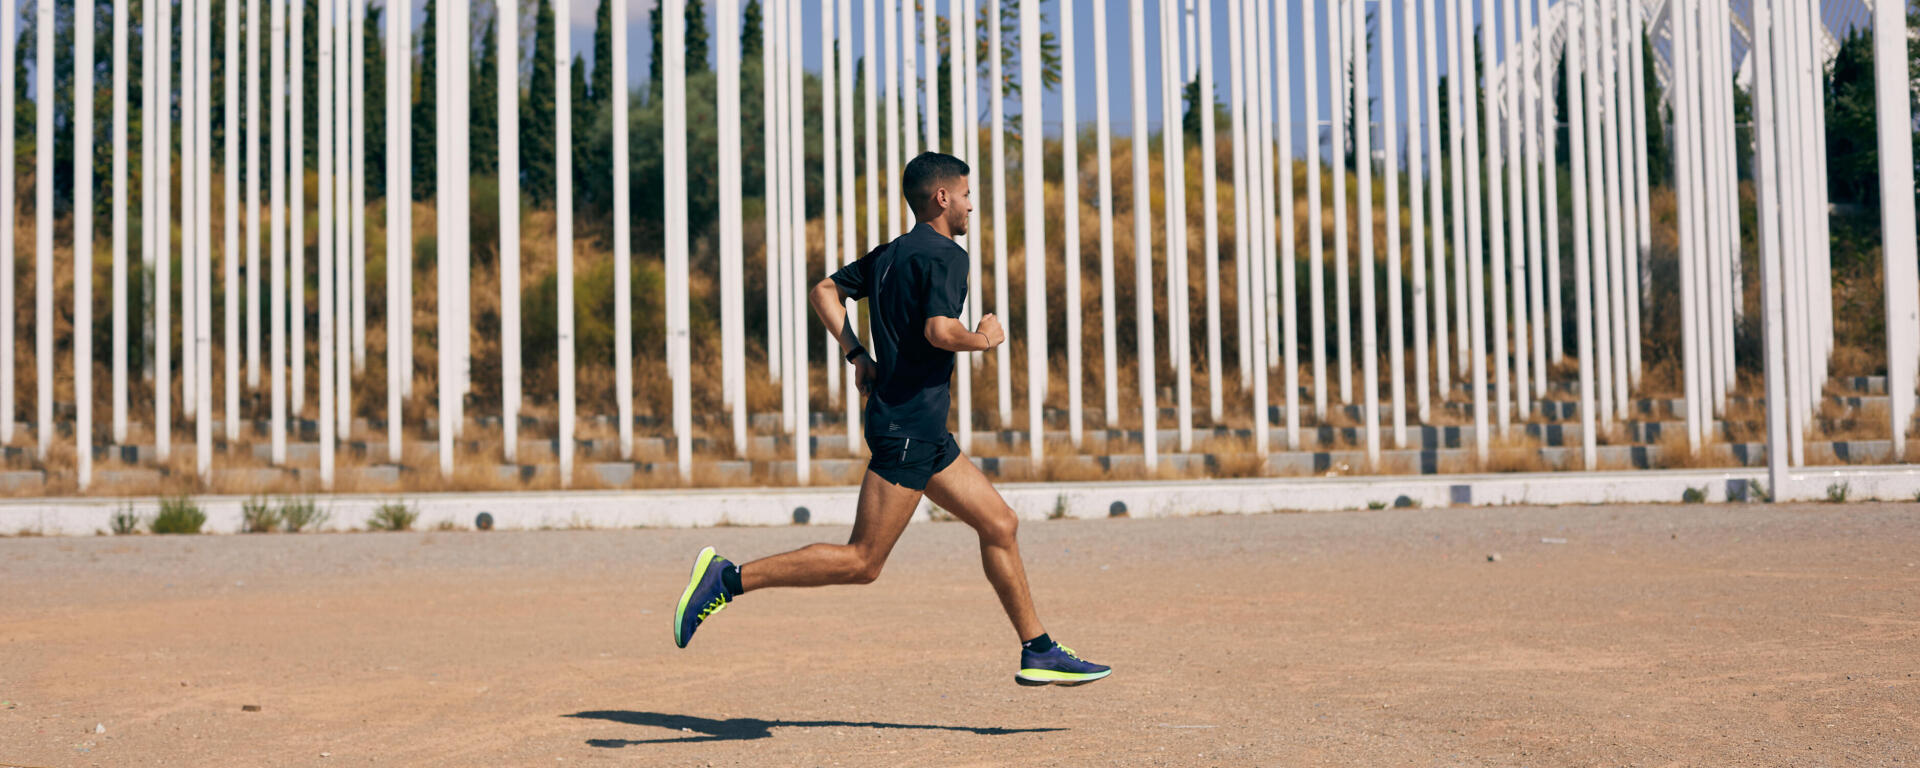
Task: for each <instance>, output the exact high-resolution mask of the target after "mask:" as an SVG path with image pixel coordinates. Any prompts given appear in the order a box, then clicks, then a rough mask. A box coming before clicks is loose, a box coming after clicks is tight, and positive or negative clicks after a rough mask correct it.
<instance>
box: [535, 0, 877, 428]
mask: <svg viewBox="0 0 1920 768" xmlns="http://www.w3.org/2000/svg"><path fill="white" fill-rule="evenodd" d="M714 12H715V15H716V18H715V23H716V29H717V31H718V36H719V39H718V40H717V41H716V43H717V45H718V46H719V51H718V52H719V55H718V56H716V57H715V60H716V61H717V63H718V64H719V83H718V85H719V88H718V90H717V95H718V98H719V101H720V103H719V107H718V112H719V118H720V125H719V130H720V145H719V152H718V154H719V158H720V232H719V236H720V368H721V374H720V378H721V394H722V399H724V400H725V401H726V405H727V407H728V409H730V410H731V412H732V418H731V419H730V424H731V427H732V430H731V432H730V434H731V435H732V436H733V454H734V456H736V457H742V456H745V455H746V453H747V398H746V397H745V395H744V393H745V391H746V390H745V387H744V386H743V385H744V380H745V378H746V372H745V368H746V358H745V354H744V353H743V352H742V347H743V346H744V344H745V342H746V333H745V329H744V328H743V326H744V324H745V323H744V322H743V318H742V314H743V313H742V312H741V310H742V309H743V307H742V306H741V302H742V301H744V298H743V296H742V293H743V292H744V291H745V286H744V284H743V283H744V281H743V280H742V277H743V276H744V275H743V273H742V271H741V259H740V257H741V242H740V196H741V189H740V164H741V152H740V148H741V147H740V4H739V2H738V0H723V1H722V2H721V3H720V4H719V6H718V7H717V8H716V9H715V11H714ZM843 48H844V46H843ZM762 56H763V57H764V56H765V54H764V53H762ZM502 60H503V61H504V60H505V59H502ZM623 61H624V59H623ZM503 80H504V78H503ZM763 202H764V201H763Z"/></svg>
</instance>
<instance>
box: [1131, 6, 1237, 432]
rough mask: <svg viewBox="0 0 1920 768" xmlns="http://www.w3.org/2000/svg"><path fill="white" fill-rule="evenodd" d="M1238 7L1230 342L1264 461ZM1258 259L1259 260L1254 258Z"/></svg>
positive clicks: (1231, 30)
mask: <svg viewBox="0 0 1920 768" xmlns="http://www.w3.org/2000/svg"><path fill="white" fill-rule="evenodd" d="M1244 4H1245V0H1228V2H1227V33H1228V34H1227V61H1228V70H1227V74H1228V78H1227V82H1228V97H1227V99H1228V101H1227V109H1228V119H1229V120H1230V121H1231V124H1232V130H1233V164H1232V165H1233V190H1234V193H1233V251H1234V254H1233V265H1234V270H1233V273H1234V299H1235V302H1236V303H1235V309H1236V311H1235V313H1234V314H1235V316H1236V318H1237V320H1238V329H1237V330H1238V332H1237V333H1236V334H1235V339H1236V340H1237V341H1238V343H1239V357H1238V358H1236V359H1238V360H1239V362H1240V366H1239V367H1240V386H1241V388H1242V389H1246V390H1248V391H1250V392H1252V393H1253V414H1252V415H1253V443H1254V450H1255V451H1257V452H1258V453H1259V455H1261V456H1263V457H1264V456H1266V455H1267V426H1268V424H1269V422H1268V420H1267V413H1266V411H1267V391H1266V382H1267V377H1266V371H1264V370H1262V369H1260V368H1259V367H1257V366H1256V365H1255V362H1256V361H1255V360H1254V359H1253V357H1252V355H1253V349H1252V347H1251V346H1249V345H1250V344H1251V343H1252V333H1253V329H1254V328H1255V327H1264V326H1265V323H1266V321H1265V320H1264V319H1250V318H1249V315H1250V314H1252V308H1251V307H1249V306H1248V305H1247V302H1248V301H1250V300H1251V299H1252V298H1253V297H1257V296H1259V295H1260V294H1259V293H1258V292H1257V291H1254V290H1250V289H1252V288H1255V287H1257V286H1256V285H1255V283H1256V280H1255V276H1254V274H1253V273H1252V272H1251V271H1249V269H1248V267H1249V266H1250V265H1252V266H1257V262H1255V261H1254V260H1250V259H1248V257H1247V256H1248V254H1247V250H1248V245H1249V243H1250V242H1251V243H1255V244H1257V243H1258V240H1257V239H1256V238H1257V237H1258V235H1257V233H1258V232H1259V225H1258V224H1257V223H1254V222H1250V221H1248V219H1249V218H1250V217H1249V215H1248V214H1249V211H1250V210H1258V207H1257V202H1255V204H1254V205H1251V206H1250V205H1249V204H1248V203H1249V202H1250V201H1249V199H1248V198H1249V197H1252V196H1254V194H1255V193H1254V191H1253V189H1252V188H1251V185H1250V184H1249V181H1248V175H1249V174H1248V173H1247V170H1248V166H1249V165H1251V164H1252V163H1253V160H1252V158H1251V157H1250V154H1249V153H1248V151H1247V150H1248V146H1247V145H1248V131H1247V127H1248V126H1247V122H1248V121H1247V119H1246V118H1247V114H1246V112H1247V110H1248V109H1249V108H1250V107H1249V102H1250V101H1251V99H1250V98H1249V97H1250V96H1252V95H1254V94H1253V92H1252V90H1251V89H1249V88H1248V87H1247V82H1246V80H1247V76H1248V75H1250V74H1252V73H1253V72H1254V71H1255V68H1254V67H1247V66H1242V64H1241V54H1240V49H1241V48H1242V47H1243V46H1242V45H1241V44H1240V41H1241V38H1242V37H1244V36H1246V35H1247V34H1248V32H1249V30H1248V29H1247V28H1248V27H1249V26H1252V25H1250V24H1246V23H1242V21H1241V14H1240V12H1241V10H1242V6H1243V5H1244ZM1209 64H1211V62H1209ZM1256 253H1258V251H1256ZM1258 258H1260V257H1259V256H1255V257H1254V259H1258ZM1103 287H1104V286H1103ZM1262 351H1265V350H1262ZM1256 374H1257V375H1256ZM1215 421H1216V422H1217V421H1218V419H1217V418H1216V419H1215Z"/></svg>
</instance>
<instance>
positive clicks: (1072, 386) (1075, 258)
mask: <svg viewBox="0 0 1920 768" xmlns="http://www.w3.org/2000/svg"><path fill="white" fill-rule="evenodd" d="M928 15H929V16H931V15H932V14H928ZM929 24H931V22H929ZM929 50H931V49H929ZM1074 55H1075V52H1074V46H1073V4H1072V3H1061V4H1060V125H1061V130H1060V157H1061V158H1062V164H1063V166H1064V170H1063V171H1062V176H1063V178H1062V179H1061V183H1060V191H1061V198H1062V199H1061V207H1062V208H1063V209H1064V213H1065V214H1066V215H1065V216H1064V218H1063V221H1062V224H1061V232H1062V234H1063V237H1062V241H1063V243H1064V244H1065V246H1066V262H1067V266H1066V279H1067V285H1066V294H1067V297H1066V298H1067V337H1066V347H1067V438H1068V439H1069V440H1071V441H1072V442H1073V447H1074V448H1075V449H1076V450H1077V449H1079V447H1080V439H1081V437H1082V428H1083V426H1084V418H1083V414H1082V413H1081V408H1080V385H1081V382H1080V378H1081V376H1082V373H1081V363H1080V357H1081V355H1080V340H1081V335H1082V334H1081V330H1080V322H1081V319H1080V311H1081V310H1080V272H1081V270H1083V269H1084V268H1085V266H1084V265H1083V264H1082V263H1081V262H1080V119H1079V110H1078V109H1077V108H1076V107H1077V104H1076V103H1075V98H1076V96H1077V93H1076V90H1075V88H1074V86H1075V82H1074V81H1075V80H1076V79H1077V77H1078V76H1077V75H1076V74H1075V73H1074V64H1075V62H1074ZM927 60H928V61H938V59H936V58H934V57H933V56H932V55H931V54H929V55H928V57H927ZM1207 69H1208V70H1209V72H1208V74H1207V75H1206V77H1207V79H1208V80H1211V79H1212V72H1211V70H1212V69H1213V68H1212V67H1211V66H1209V67H1208V68H1207ZM929 93H931V92H929ZM927 103H928V105H929V106H928V110H929V111H931V110H932V109H933V107H932V106H931V105H932V104H934V103H935V102H934V100H933V99H931V98H930V99H928V100H927ZM1206 114H1207V115H1208V118H1207V119H1208V123H1209V125H1211V123H1212V115H1213V112H1212V110H1208V111H1207V113H1206ZM1208 131H1209V136H1211V128H1209V129H1208ZM929 135H932V134H931V132H929ZM956 138H957V137H956ZM1208 144H1209V145H1211V144H1212V141H1211V139H1209V141H1208ZM1206 156H1207V157H1208V158H1211V157H1212V155H1211V154H1207V155H1206ZM1208 167H1209V168H1211V167H1212V162H1211V160H1209V161H1208ZM1207 197H1208V199H1209V200H1211V199H1212V197H1213V186H1212V185H1211V184H1209V185H1208V186H1207ZM1207 210H1208V214H1209V215H1208V216H1207V222H1208V226H1212V222H1213V216H1212V215H1211V214H1212V210H1213V209H1212V208H1211V207H1209V208H1208V209H1207ZM1042 250H1045V248H1044V246H1043V248H1042ZM1212 250H1213V249H1212V248H1209V249H1208V252H1209V253H1211V252H1212ZM1207 263H1208V264H1213V263H1214V262H1212V261H1209V262H1207ZM1215 285H1216V286H1217V285H1218V282H1217V281H1216V283H1215ZM1215 297H1216V298H1218V294H1217V291H1216V295H1215ZM1213 308H1214V314H1215V316H1216V320H1217V319H1218V314H1219V304H1218V302H1217V301H1216V302H1215V303H1214V305H1213ZM1214 341H1215V344H1214V351H1213V355H1212V357H1211V358H1210V359H1214V360H1217V359H1218V358H1219V357H1220V350H1219V347H1220V345H1219V344H1218V341H1219V333H1218V326H1217V323H1216V326H1215V334H1214ZM1219 380H1220V372H1219V364H1218V363H1217V362H1216V363H1214V373H1213V382H1214V385H1213V386H1214V398H1213V402H1214V406H1213V407H1214V420H1215V421H1218V420H1219V408H1220V406H1219V400H1220V396H1219V386H1220V385H1219Z"/></svg>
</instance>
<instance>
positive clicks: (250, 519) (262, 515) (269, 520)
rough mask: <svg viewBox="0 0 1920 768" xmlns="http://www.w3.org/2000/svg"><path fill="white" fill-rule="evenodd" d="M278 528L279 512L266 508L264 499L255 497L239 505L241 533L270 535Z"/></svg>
mask: <svg viewBox="0 0 1920 768" xmlns="http://www.w3.org/2000/svg"><path fill="white" fill-rule="evenodd" d="M279 527H280V511H279V510H277V509H274V508H272V507H270V506H267V500H266V499H263V498H260V497H258V496H256V497H254V498H251V499H247V500H246V502H245V503H243V504H241V505H240V532H241V533H272V532H273V529H275V528H279Z"/></svg>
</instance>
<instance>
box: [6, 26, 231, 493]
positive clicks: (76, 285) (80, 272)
mask: <svg viewBox="0 0 1920 768" xmlns="http://www.w3.org/2000/svg"><path fill="white" fill-rule="evenodd" d="M93 10H94V4H93V3H92V2H81V3H77V4H75V6H74V9H73V27H74V29H73V49H74V50H73V70H74V73H73V400H74V417H75V419H74V425H73V437H74V475H75V479H76V480H77V481H78V483H79V486H80V489H81V490H86V487H87V486H88V485H89V484H91V482H92V480H93V246H94V244H93V238H94V233H93ZM229 34H231V33H229ZM231 60H232V59H229V61H231ZM42 93H46V94H48V95H51V94H52V93H53V92H52V91H42ZM114 97H115V98H114V100H115V101H119V100H120V99H119V94H118V93H115V94H114ZM228 103H232V102H231V101H229V102H228ZM229 135H232V134H229ZM9 170H11V169H9ZM47 178H48V179H49V180H51V179H52V175H51V174H49V175H48V177H47ZM119 188H120V187H119V185H117V184H116V185H115V186H114V189H115V190H116V191H117V190H118V189H119ZM8 215H12V212H11V211H9V212H8ZM48 363H49V365H48V369H49V370H51V369H52V367H53V366H52V365H51V363H52V358H48ZM49 423H51V422H49Z"/></svg>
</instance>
